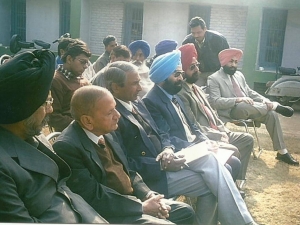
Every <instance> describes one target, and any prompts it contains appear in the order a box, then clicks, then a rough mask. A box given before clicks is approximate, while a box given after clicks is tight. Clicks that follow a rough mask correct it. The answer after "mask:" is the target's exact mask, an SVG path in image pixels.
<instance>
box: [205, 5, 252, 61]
mask: <svg viewBox="0 0 300 225" xmlns="http://www.w3.org/2000/svg"><path fill="white" fill-rule="evenodd" d="M247 11H248V8H247V7H237V6H212V8H211V17H210V29H211V30H216V31H218V32H220V33H222V34H223V35H224V36H225V37H226V39H227V41H228V43H229V45H230V47H232V48H239V49H242V50H244V48H245V42H246V25H247V24H246V23H247ZM242 64H243V62H242V60H241V61H240V64H239V67H242Z"/></svg>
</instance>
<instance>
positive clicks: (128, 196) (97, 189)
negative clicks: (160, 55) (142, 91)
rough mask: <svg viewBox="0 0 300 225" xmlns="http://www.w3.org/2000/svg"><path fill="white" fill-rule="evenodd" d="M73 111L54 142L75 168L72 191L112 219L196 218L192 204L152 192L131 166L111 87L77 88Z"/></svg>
mask: <svg viewBox="0 0 300 225" xmlns="http://www.w3.org/2000/svg"><path fill="white" fill-rule="evenodd" d="M71 112H72V115H73V116H74V119H75V121H74V122H72V123H71V124H70V125H69V126H68V127H67V128H66V129H65V130H64V131H63V132H62V134H61V135H60V137H59V138H58V139H57V141H56V142H55V144H54V145H53V146H54V150H55V151H56V152H57V154H58V155H60V156H61V157H62V158H63V159H64V160H65V161H66V162H67V163H68V164H69V165H70V167H71V169H72V176H71V178H70V180H69V181H68V182H67V185H68V186H69V187H70V189H71V190H73V191H74V192H75V193H78V194H79V195H81V196H82V197H83V198H84V199H85V200H86V201H87V202H88V203H89V204H90V205H91V206H92V207H93V208H94V209H95V210H96V211H97V212H99V213H101V215H102V216H103V217H104V218H106V219H107V220H108V221H109V222H110V223H126V224H132V223H152V224H172V223H171V222H170V221H172V222H174V223H180V224H185V223H191V222H192V221H193V217H194V213H193V210H192V209H191V207H190V206H188V205H186V204H184V203H176V202H173V201H170V202H168V201H167V200H166V199H163V195H160V194H155V193H154V192H153V191H151V190H150V189H149V188H148V186H147V185H146V184H145V183H144V182H143V180H142V178H141V176H140V175H139V174H137V173H136V172H134V171H132V170H129V169H128V163H127V159H126V157H125V155H124V152H123V150H122V148H121V146H120V145H119V143H118V139H117V137H116V135H115V134H114V133H113V132H112V131H114V130H115V129H116V128H117V126H118V125H117V123H118V120H119V117H120V114H119V113H118V112H117V111H116V109H115V101H114V98H113V96H112V95H111V93H110V92H109V91H108V90H107V89H105V88H102V87H98V86H87V87H82V88H80V89H78V90H77V91H75V93H74V95H73V97H72V100H71ZM156 217H158V218H156ZM166 218H168V219H169V220H170V221H168V220H166Z"/></svg>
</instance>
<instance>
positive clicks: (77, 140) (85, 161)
mask: <svg viewBox="0 0 300 225" xmlns="http://www.w3.org/2000/svg"><path fill="white" fill-rule="evenodd" d="M104 138H105V140H106V143H108V144H110V146H111V148H112V150H113V152H114V155H115V157H116V158H117V159H119V161H120V162H121V163H122V164H123V167H124V170H125V172H126V173H127V174H128V175H129V177H130V179H131V183H132V187H133V189H134V195H135V196H137V198H136V197H135V196H131V195H121V194H120V193H118V192H116V191H115V190H113V189H111V188H109V187H107V186H105V184H106V173H105V170H104V167H103V165H102V163H101V160H100V158H99V156H98V154H97V152H96V151H97V149H96V148H97V146H95V145H96V144H95V143H93V142H92V141H91V140H90V139H89V138H88V136H87V135H86V133H85V132H84V131H83V129H82V128H81V127H80V126H79V124H78V123H76V122H72V123H71V124H70V125H69V126H68V127H67V128H66V129H65V130H64V131H63V132H62V134H61V135H60V136H59V137H58V139H57V140H56V142H55V143H54V145H53V148H54V150H55V151H56V152H57V154H58V155H59V156H61V157H62V158H63V159H64V160H65V161H66V162H67V163H68V164H69V165H70V167H71V170H72V175H71V178H70V179H69V181H68V182H67V185H68V186H69V187H70V189H71V190H72V191H74V192H75V193H78V194H79V195H81V196H82V197H83V198H84V199H85V200H86V201H87V202H88V203H89V204H90V205H91V206H92V207H93V208H94V209H95V210H96V211H97V212H98V213H99V214H100V215H102V216H103V217H104V218H106V219H107V220H108V221H109V220H110V219H109V218H111V217H126V216H140V215H142V213H143V212H142V203H141V202H140V200H139V199H143V198H144V197H145V196H146V194H147V193H148V192H149V191H150V189H149V188H148V186H147V185H146V184H145V183H144V182H143V180H142V178H141V177H140V175H139V174H137V173H136V172H134V171H131V170H129V169H128V168H129V167H128V163H127V159H126V156H125V155H124V152H123V150H122V148H121V147H120V145H119V143H118V141H119V140H118V138H117V137H116V135H115V134H114V133H113V132H112V133H110V134H106V135H104ZM138 198H139V199H138Z"/></svg>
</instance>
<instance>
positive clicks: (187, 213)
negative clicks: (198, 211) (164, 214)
mask: <svg viewBox="0 0 300 225" xmlns="http://www.w3.org/2000/svg"><path fill="white" fill-rule="evenodd" d="M165 201H166V204H168V205H169V206H171V211H170V213H169V215H170V216H169V217H168V220H169V221H171V222H173V223H175V224H192V223H193V222H194V219H195V212H194V210H193V208H192V206H190V205H188V204H185V203H183V202H177V201H171V200H167V199H166V200H165Z"/></svg>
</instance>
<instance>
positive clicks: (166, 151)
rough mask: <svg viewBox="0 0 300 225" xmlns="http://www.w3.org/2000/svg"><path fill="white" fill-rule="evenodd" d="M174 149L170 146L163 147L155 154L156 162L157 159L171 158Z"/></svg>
mask: <svg viewBox="0 0 300 225" xmlns="http://www.w3.org/2000/svg"><path fill="white" fill-rule="evenodd" d="M173 155H174V151H173V149H171V148H165V149H164V150H163V151H162V152H161V153H159V154H158V155H157V156H156V161H157V162H158V161H159V160H163V161H165V160H170V159H172V158H173V157H174V156H173Z"/></svg>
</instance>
